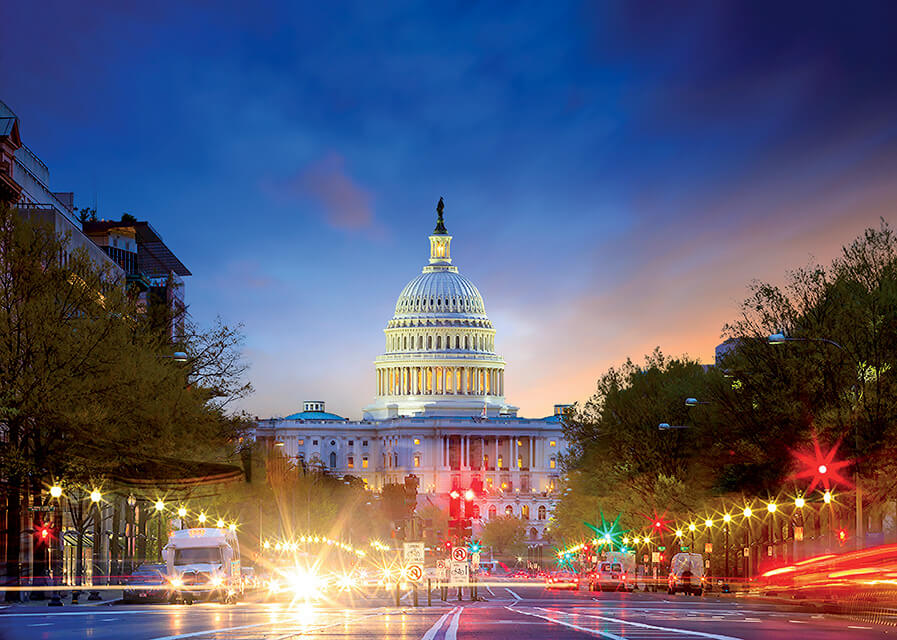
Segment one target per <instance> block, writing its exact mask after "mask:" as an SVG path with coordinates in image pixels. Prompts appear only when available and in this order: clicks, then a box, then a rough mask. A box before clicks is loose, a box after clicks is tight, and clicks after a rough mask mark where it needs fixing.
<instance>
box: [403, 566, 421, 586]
mask: <svg viewBox="0 0 897 640" xmlns="http://www.w3.org/2000/svg"><path fill="white" fill-rule="evenodd" d="M405 576H406V577H407V578H408V579H409V580H411V582H420V581H421V578H423V577H424V568H423V567H422V566H420V565H419V564H412V565H409V566H408V568H407V569H405Z"/></svg>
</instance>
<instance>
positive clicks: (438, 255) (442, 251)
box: [430, 198, 452, 265]
mask: <svg viewBox="0 0 897 640" xmlns="http://www.w3.org/2000/svg"><path fill="white" fill-rule="evenodd" d="M444 208H445V203H444V202H443V201H442V198H439V204H437V205H436V213H437V214H438V217H437V218H436V229H434V231H433V234H432V235H431V236H430V264H435V265H439V264H444V265H449V264H451V263H452V255H451V244H452V237H451V236H450V235H449V234H448V231H446V229H445V222H444V221H443V220H442V211H443V209H444Z"/></svg>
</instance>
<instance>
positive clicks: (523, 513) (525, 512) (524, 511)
mask: <svg viewBox="0 0 897 640" xmlns="http://www.w3.org/2000/svg"><path fill="white" fill-rule="evenodd" d="M520 517H521V518H523V519H524V520H529V505H528V504H525V505H523V506H521V507H520Z"/></svg>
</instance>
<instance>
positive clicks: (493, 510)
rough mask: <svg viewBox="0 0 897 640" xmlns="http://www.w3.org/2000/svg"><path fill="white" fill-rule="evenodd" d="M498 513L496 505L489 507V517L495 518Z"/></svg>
mask: <svg viewBox="0 0 897 640" xmlns="http://www.w3.org/2000/svg"><path fill="white" fill-rule="evenodd" d="M497 513H498V511H497V510H496V509H495V505H492V506H491V507H489V519H490V520H492V519H493V518H495V515H496V514H497Z"/></svg>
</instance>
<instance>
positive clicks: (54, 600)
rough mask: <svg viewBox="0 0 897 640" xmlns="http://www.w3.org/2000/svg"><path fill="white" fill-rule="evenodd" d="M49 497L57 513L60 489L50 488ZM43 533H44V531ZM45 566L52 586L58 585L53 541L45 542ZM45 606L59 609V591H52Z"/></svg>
mask: <svg viewBox="0 0 897 640" xmlns="http://www.w3.org/2000/svg"><path fill="white" fill-rule="evenodd" d="M50 497H51V498H53V500H55V501H56V510H57V512H58V511H59V498H61V497H62V487H60V486H59V485H58V484H54V485H53V486H52V487H50ZM55 519H56V517H55V516H54V520H55ZM54 528H55V527H54ZM44 531H46V529H45V530H44ZM57 531H58V532H60V533H61V531H62V527H59V529H57ZM47 564H48V565H49V567H48V571H49V572H51V573H52V575H53V578H52V580H53V586H54V587H56V586H58V585H57V582H56V581H57V576H56V572H55V571H53V541H52V540H47ZM47 605H48V606H50V607H61V606H62V600H61V599H60V594H59V589H54V590H53V595H52V596H51V597H50V602H48V603H47Z"/></svg>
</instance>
